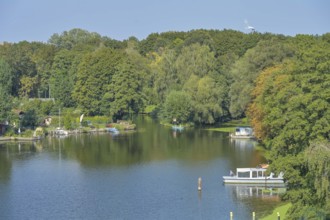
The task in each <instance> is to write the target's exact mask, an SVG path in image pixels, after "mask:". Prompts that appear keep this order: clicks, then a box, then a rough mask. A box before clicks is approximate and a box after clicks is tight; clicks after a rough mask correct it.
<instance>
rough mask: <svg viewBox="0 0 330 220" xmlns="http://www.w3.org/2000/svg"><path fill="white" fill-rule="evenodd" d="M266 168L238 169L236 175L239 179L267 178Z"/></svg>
mask: <svg viewBox="0 0 330 220" xmlns="http://www.w3.org/2000/svg"><path fill="white" fill-rule="evenodd" d="M266 170H267V169H264V168H237V170H236V172H237V173H236V175H237V177H238V178H261V177H266V175H265V172H266Z"/></svg>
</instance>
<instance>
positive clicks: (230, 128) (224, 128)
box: [206, 118, 251, 133]
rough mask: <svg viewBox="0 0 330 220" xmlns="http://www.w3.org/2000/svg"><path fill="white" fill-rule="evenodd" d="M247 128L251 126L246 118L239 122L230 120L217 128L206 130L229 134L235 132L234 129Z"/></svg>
mask: <svg viewBox="0 0 330 220" xmlns="http://www.w3.org/2000/svg"><path fill="white" fill-rule="evenodd" d="M247 126H251V125H250V124H249V123H248V121H247V118H243V119H240V120H232V121H229V122H225V123H222V124H221V125H220V126H219V127H215V128H207V129H206V130H210V131H221V132H228V133H231V132H234V131H235V128H236V127H247Z"/></svg>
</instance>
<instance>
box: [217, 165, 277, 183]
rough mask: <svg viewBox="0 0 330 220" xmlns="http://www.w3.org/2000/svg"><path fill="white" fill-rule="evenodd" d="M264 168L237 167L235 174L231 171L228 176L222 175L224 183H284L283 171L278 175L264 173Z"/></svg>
mask: <svg viewBox="0 0 330 220" xmlns="http://www.w3.org/2000/svg"><path fill="white" fill-rule="evenodd" d="M266 170H267V169H266V168H261V167H260V168H259V167H257V168H237V169H236V174H235V173H233V172H232V171H231V172H230V175H229V176H223V182H224V183H242V184H260V183H261V184H284V179H283V172H280V173H279V175H278V176H275V175H274V173H271V174H270V175H269V176H267V175H266V174H265V172H266Z"/></svg>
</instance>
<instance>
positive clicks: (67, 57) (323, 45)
mask: <svg viewBox="0 0 330 220" xmlns="http://www.w3.org/2000/svg"><path fill="white" fill-rule="evenodd" d="M0 97H1V99H0V122H3V121H5V120H11V121H15V120H16V121H17V120H18V119H17V117H16V116H15V114H13V111H12V110H13V109H21V110H24V111H25V112H28V113H29V114H30V115H31V116H33V115H37V116H40V115H50V114H54V113H55V112H57V111H58V108H65V109H72V111H73V112H75V114H77V112H79V113H84V114H85V115H87V116H108V117H109V118H112V119H113V120H116V119H122V118H125V117H126V116H127V115H128V114H129V113H142V112H148V113H153V114H154V115H157V116H158V117H160V118H162V119H163V120H166V121H168V122H171V121H172V120H173V119H174V118H175V119H177V120H179V121H180V122H183V123H187V122H190V123H194V124H197V125H205V124H210V125H212V124H215V123H222V122H224V121H228V120H231V119H237V118H243V117H246V116H247V117H248V118H249V120H250V121H251V124H252V125H253V128H254V130H255V133H256V136H257V138H258V139H259V140H260V141H261V143H262V144H263V145H264V146H265V147H266V148H267V149H269V155H268V156H267V157H268V158H269V160H270V162H272V163H271V164H272V165H271V169H273V170H275V171H282V170H285V171H286V172H285V178H286V179H287V180H288V184H289V191H288V193H287V194H286V195H285V198H284V199H288V200H290V201H292V202H293V207H292V208H291V210H290V213H291V215H290V216H292V217H291V218H292V219H299V217H301V216H304V217H306V218H313V217H315V216H316V217H317V216H326V215H328V216H329V215H330V211H329V210H330V179H329V176H330V175H329V174H330V166H329V161H330V146H329V133H330V105H329V102H330V33H327V34H324V35H322V36H312V35H297V36H295V37H290V36H284V35H275V34H271V33H263V34H262V33H258V32H253V33H249V34H245V33H242V32H239V31H234V30H221V31H220V30H193V31H189V32H165V33H153V34H150V35H149V36H148V37H147V38H146V39H143V40H141V41H139V40H138V39H137V38H135V37H130V38H129V39H127V40H123V41H117V40H113V39H111V38H109V37H103V36H101V35H99V34H97V33H91V32H88V31H86V30H81V29H72V30H70V31H65V32H63V33H61V34H54V35H52V36H51V37H50V39H49V41H48V42H47V43H40V42H26V41H23V42H19V43H7V42H4V43H3V44H1V45H0ZM28 98H55V100H56V101H55V103H53V102H42V101H40V100H35V101H33V102H28V101H27V100H28ZM77 115H79V114H77ZM38 118H40V117H32V119H33V120H32V119H31V121H32V122H33V123H34V124H37V123H38ZM32 122H31V123H32ZM27 124H28V122H27Z"/></svg>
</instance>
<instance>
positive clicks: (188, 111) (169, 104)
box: [162, 91, 193, 123]
mask: <svg viewBox="0 0 330 220" xmlns="http://www.w3.org/2000/svg"><path fill="white" fill-rule="evenodd" d="M192 113H193V105H192V101H191V98H190V96H189V95H188V94H186V93H185V92H182V91H171V92H170V93H169V94H168V96H167V97H166V101H165V103H164V106H163V113H162V114H163V117H164V118H165V119H166V120H167V121H168V122H172V120H173V119H176V120H177V121H179V122H183V123H185V122H188V121H191V119H192Z"/></svg>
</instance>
